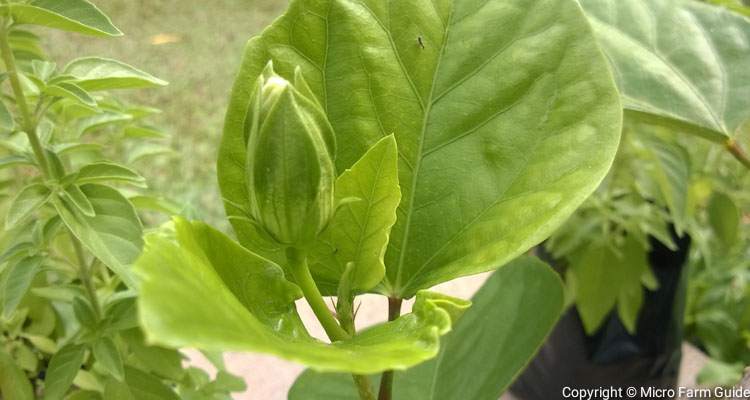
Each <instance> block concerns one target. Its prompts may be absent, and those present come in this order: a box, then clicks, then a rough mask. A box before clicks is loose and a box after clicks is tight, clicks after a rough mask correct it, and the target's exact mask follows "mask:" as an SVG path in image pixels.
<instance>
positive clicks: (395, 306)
mask: <svg viewBox="0 0 750 400" xmlns="http://www.w3.org/2000/svg"><path fill="white" fill-rule="evenodd" d="M402 301H403V300H402V299H398V298H394V297H389V298H388V321H393V320H395V319H396V318H398V317H399V316H400V315H401V302H402ZM392 395H393V371H385V372H383V375H382V376H381V378H380V390H379V391H378V400H391V396H392Z"/></svg>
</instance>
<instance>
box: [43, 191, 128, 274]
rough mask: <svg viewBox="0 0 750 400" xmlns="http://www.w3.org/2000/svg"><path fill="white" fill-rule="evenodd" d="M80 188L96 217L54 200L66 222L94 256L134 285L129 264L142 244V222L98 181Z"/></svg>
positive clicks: (119, 195) (118, 195) (122, 200)
mask: <svg viewBox="0 0 750 400" xmlns="http://www.w3.org/2000/svg"><path fill="white" fill-rule="evenodd" d="M81 191H82V192H83V193H84V194H85V195H86V198H87V199H88V200H89V201H90V202H91V205H92V207H93V209H94V212H95V214H96V216H94V217H89V216H86V215H84V214H83V213H82V212H80V211H79V210H78V209H77V208H76V207H71V206H70V205H68V204H67V202H62V201H59V200H57V199H54V205H55V209H56V210H57V212H58V214H60V217H61V218H62V220H63V222H65V225H66V226H67V227H68V229H70V231H71V232H73V234H74V235H75V236H76V238H78V240H80V241H81V243H82V244H83V245H84V246H85V247H86V249H88V251H90V252H91V253H92V254H93V255H94V256H95V257H96V258H98V259H99V260H100V261H101V262H103V263H104V264H105V265H106V266H107V267H109V268H110V269H112V271H114V272H115V273H116V274H117V275H118V276H119V277H120V279H122V281H123V282H124V283H125V284H126V285H128V286H129V287H134V286H135V280H134V278H133V275H132V272H131V271H130V265H131V264H132V263H133V262H134V261H135V259H136V258H137V257H138V255H139V254H140V253H141V247H142V246H143V239H142V238H141V236H142V231H143V228H142V226H141V222H140V220H139V219H138V215H137V214H136V213H135V209H134V208H133V205H132V204H130V202H129V201H128V200H127V199H126V198H125V197H123V196H122V195H121V194H120V193H119V192H118V191H116V190H114V189H112V188H110V187H107V186H103V185H99V184H93V183H90V184H86V185H82V186H81Z"/></svg>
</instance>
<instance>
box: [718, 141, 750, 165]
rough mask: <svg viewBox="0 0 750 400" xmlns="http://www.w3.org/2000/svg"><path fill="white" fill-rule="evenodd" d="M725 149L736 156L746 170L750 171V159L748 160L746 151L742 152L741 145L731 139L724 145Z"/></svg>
mask: <svg viewBox="0 0 750 400" xmlns="http://www.w3.org/2000/svg"><path fill="white" fill-rule="evenodd" d="M724 147H726V149H727V150H728V151H729V152H730V153H731V154H732V155H733V156H734V158H736V159H737V161H739V162H740V163H742V165H744V166H745V168H747V169H750V158H748V156H747V154H746V153H745V151H744V150H742V147H740V145H739V143H737V141H736V140H734V139H729V140H727V141H726V142H725V143H724Z"/></svg>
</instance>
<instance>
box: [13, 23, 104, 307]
mask: <svg viewBox="0 0 750 400" xmlns="http://www.w3.org/2000/svg"><path fill="white" fill-rule="evenodd" d="M0 56H2V59H3V62H4V63H5V69H6V70H7V72H8V79H9V80H10V86H11V88H12V89H13V96H14V98H15V101H16V107H18V111H19V112H20V113H21V123H22V128H23V131H24V132H25V133H26V137H27V138H28V139H29V143H30V144H31V149H32V151H33V152H34V157H35V158H36V162H37V163H38V164H39V169H40V170H41V172H42V175H43V176H44V177H45V178H52V177H54V176H53V171H52V170H51V169H50V167H49V162H48V160H47V155H46V154H45V151H44V147H43V146H42V142H41V141H40V140H39V136H37V133H36V128H37V121H36V120H35V118H34V116H33V115H32V113H31V111H30V108H29V104H28V103H27V102H26V95H25V94H24V93H23V87H22V86H21V81H20V80H19V79H18V67H17V66H16V58H15V56H14V55H13V50H12V49H11V48H10V43H9V41H8V21H7V19H6V18H0ZM70 240H71V243H72V244H73V250H74V251H75V253H76V258H78V263H79V269H78V272H79V275H80V278H81V281H82V282H83V285H84V287H85V289H86V292H87V294H88V297H89V300H90V301H91V305H92V306H93V308H94V312H95V313H96V317H97V318H101V316H102V310H101V306H100V304H99V298H98V297H97V295H96V289H94V285H93V282H92V281H91V271H90V269H89V268H88V266H87V265H86V256H85V254H84V252H83V248H82V247H81V243H80V242H79V241H78V239H77V238H76V237H75V236H73V234H72V233H71V234H70Z"/></svg>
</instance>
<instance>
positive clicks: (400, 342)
mask: <svg viewBox="0 0 750 400" xmlns="http://www.w3.org/2000/svg"><path fill="white" fill-rule="evenodd" d="M174 225H175V229H176V233H177V238H176V240H177V243H175V242H173V241H171V240H169V239H167V238H165V237H164V234H163V233H159V232H156V233H154V234H151V235H149V236H148V237H147V239H146V241H147V246H146V249H145V250H144V252H143V255H142V256H141V257H140V258H139V259H138V262H137V263H136V271H137V273H138V275H139V277H140V278H141V281H140V287H139V290H140V297H139V314H140V318H141V325H142V326H143V328H144V330H145V332H146V338H147V341H148V342H150V343H155V344H161V345H166V346H170V347H178V348H179V347H186V346H189V347H197V348H201V349H206V350H209V351H211V350H223V351H256V352H258V351H260V352H264V353H269V354H275V355H277V356H279V357H283V358H286V359H290V360H294V361H297V362H302V363H305V364H307V365H309V366H311V367H312V368H315V369H319V370H333V371H351V372H356V373H375V372H379V371H383V370H385V369H392V368H395V369H403V368H408V367H410V366H412V365H415V364H417V363H419V362H421V361H424V360H426V359H429V358H432V357H434V356H435V355H436V354H437V351H438V346H439V340H440V337H441V336H442V335H444V334H446V333H447V332H448V331H449V330H450V327H451V324H452V322H453V321H454V320H455V318H456V317H457V316H458V315H460V313H461V311H463V310H464V309H465V308H466V307H468V305H469V303H468V302H466V301H463V300H459V299H455V298H451V297H449V296H445V295H440V294H438V293H432V292H426V291H420V292H419V293H418V294H417V299H416V302H415V304H414V307H413V310H412V313H411V314H407V315H404V316H401V317H400V318H398V319H396V320H395V321H392V322H388V323H385V324H382V325H377V326H375V327H372V328H370V329H367V330H364V331H362V332H360V333H358V334H357V335H356V336H354V337H353V338H351V339H347V340H343V341H340V342H336V343H334V344H332V345H331V344H325V343H322V342H320V341H318V340H316V339H314V338H312V337H310V336H309V334H308V333H307V332H306V330H305V328H304V326H303V325H302V322H301V320H300V319H299V316H298V315H297V312H296V308H295V305H294V304H295V303H294V301H295V300H296V299H298V298H299V297H300V296H301V291H300V289H299V288H298V287H297V286H296V285H294V284H292V283H291V282H289V281H287V280H286V279H285V278H284V275H283V272H282V270H281V268H280V267H279V266H277V265H275V264H273V263H272V262H270V261H268V260H266V259H263V258H261V257H259V256H257V255H255V254H253V253H251V252H250V251H248V250H247V249H245V248H244V247H242V246H241V245H239V244H238V243H236V242H234V241H232V240H231V239H230V238H228V237H227V236H226V235H224V234H222V233H220V232H218V231H216V230H214V229H212V228H210V227H209V226H207V225H205V224H203V223H200V222H188V221H185V220H183V219H180V218H175V220H174Z"/></svg>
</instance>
